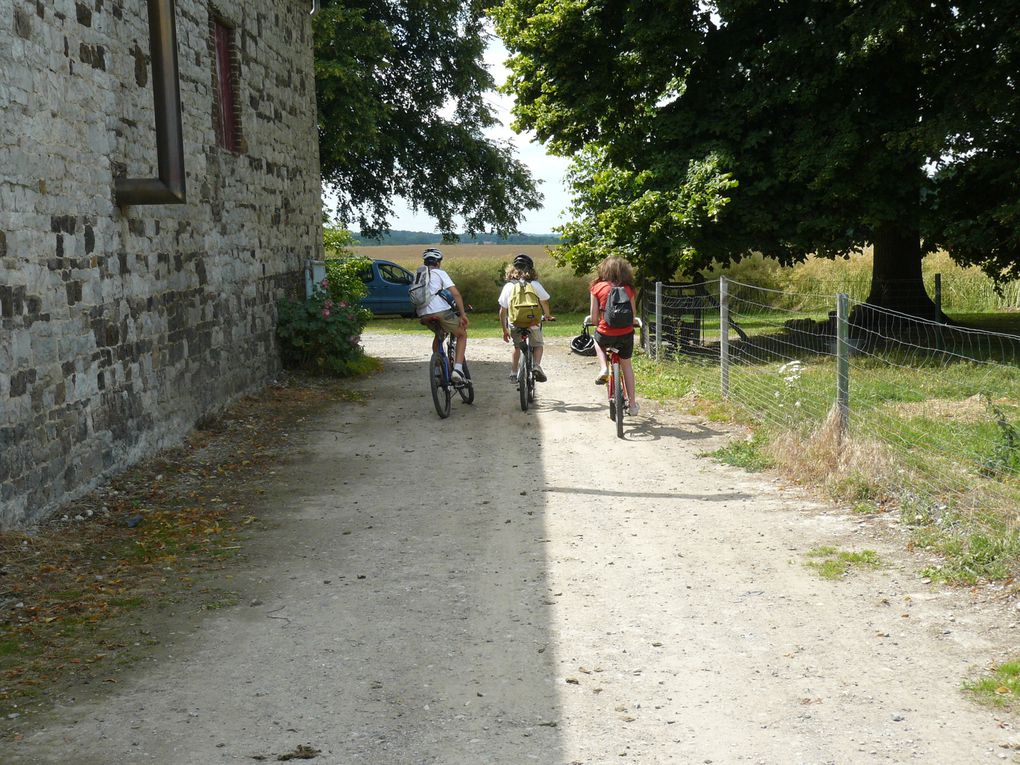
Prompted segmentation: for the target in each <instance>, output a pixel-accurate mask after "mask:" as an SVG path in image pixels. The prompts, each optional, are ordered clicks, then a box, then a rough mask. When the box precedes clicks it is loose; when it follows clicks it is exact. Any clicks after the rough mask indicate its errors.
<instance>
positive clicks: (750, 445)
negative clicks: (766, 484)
mask: <svg viewBox="0 0 1020 765" xmlns="http://www.w3.org/2000/svg"><path fill="white" fill-rule="evenodd" d="M766 446H767V444H766V443H765V439H764V437H763V436H762V435H761V431H758V432H757V433H755V434H754V435H753V436H751V438H741V439H738V440H736V441H733V442H731V443H729V444H727V445H726V446H724V447H722V448H721V449H716V450H715V451H714V452H707V453H706V454H705V455H704V456H706V457H711V458H712V459H714V460H716V461H718V462H721V463H723V464H724V465H732V466H733V467H738V468H741V469H743V470H746V471H748V472H749V473H760V472H761V471H763V470H768V469H769V468H771V467H772V466H773V465H774V464H775V463H774V461H773V459H772V458H771V457H770V456H769V454H768V452H767V451H766V449H765V447H766Z"/></svg>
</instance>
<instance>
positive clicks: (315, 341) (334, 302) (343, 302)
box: [276, 258, 372, 377]
mask: <svg viewBox="0 0 1020 765" xmlns="http://www.w3.org/2000/svg"><path fill="white" fill-rule="evenodd" d="M358 260H360V259H354V258H351V259H343V260H340V261H329V263H327V268H329V266H330V265H332V264H334V263H335V264H336V269H335V270H336V273H338V274H339V275H340V278H339V281H338V282H337V283H336V284H334V283H333V282H332V276H328V277H327V278H326V279H324V280H323V284H321V285H317V286H316V289H315V291H314V293H313V295H312V297H310V298H308V299H307V300H288V299H284V300H281V301H280V302H279V303H278V304H277V309H278V319H277V325H276V336H277V338H279V341H280V357H281V359H282V361H283V365H284V366H285V367H292V368H297V369H305V370H309V371H314V372H319V373H326V374H332V375H336V376H340V377H342V376H345V375H349V374H353V373H354V372H355V370H357V369H358V368H359V363H360V361H361V360H362V359H363V358H364V356H365V353H364V350H363V349H362V347H361V330H362V329H364V327H365V324H366V323H367V322H368V320H369V318H370V317H371V315H372V314H371V312H370V311H368V310H366V309H364V308H361V307H359V306H358V304H357V299H358V298H357V297H355V295H356V293H354V292H345V291H344V289H343V287H344V285H345V284H352V285H354V284H355V283H356V285H355V286H358V287H360V289H361V290H362V292H364V283H363V282H362V281H361V280H360V279H359V278H357V271H355V270H353V269H354V268H355V266H354V265H352V264H355V263H356V262H357V261H358ZM352 273H353V278H352V276H351V274H352Z"/></svg>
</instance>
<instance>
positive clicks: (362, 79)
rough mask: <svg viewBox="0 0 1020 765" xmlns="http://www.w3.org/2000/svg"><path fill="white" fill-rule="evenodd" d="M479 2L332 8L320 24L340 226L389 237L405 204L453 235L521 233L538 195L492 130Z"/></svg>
mask: <svg viewBox="0 0 1020 765" xmlns="http://www.w3.org/2000/svg"><path fill="white" fill-rule="evenodd" d="M485 24H486V22H485V18H484V10H483V5H482V3H480V2H478V1H477V0H428V1H427V2H410V3H408V2H398V1H397V0H344V2H339V1H338V0H327V2H324V3H323V8H322V10H321V12H320V13H319V14H318V16H317V17H316V20H315V24H314V32H315V73H316V97H317V101H318V110H319V154H320V160H321V164H322V178H323V182H324V183H325V184H326V185H327V186H328V187H329V188H330V189H331V190H332V191H333V192H334V193H335V194H336V195H337V199H338V205H337V211H336V212H337V216H338V218H339V220H340V222H341V224H342V225H347V224H358V225H360V227H361V230H362V232H363V234H364V235H366V236H376V235H378V234H381V233H382V232H384V231H386V230H388V228H389V222H388V220H389V218H390V216H391V215H392V207H391V200H392V199H393V197H394V196H401V197H404V198H405V199H406V200H407V201H408V202H409V203H410V204H411V205H412V207H414V208H415V209H416V210H417V209H420V210H424V211H425V212H426V213H427V214H428V215H430V216H431V217H432V218H434V219H435V220H436V223H437V225H438V227H439V229H440V230H441V231H442V232H443V233H444V234H452V233H453V231H454V226H455V219H456V218H458V217H459V218H462V219H463V221H464V226H465V228H466V230H467V232H468V233H474V232H477V231H484V230H489V229H491V230H494V231H497V232H499V233H501V234H506V233H509V232H512V231H515V230H516V229H517V226H518V223H519V221H520V219H521V217H522V215H523V212H524V211H525V210H533V209H538V207H539V206H540V201H541V195H540V194H539V193H538V191H537V188H536V185H535V182H534V180H533V178H532V177H531V174H530V172H529V171H528V169H527V168H526V167H525V166H524V165H523V164H522V163H521V162H520V161H518V160H517V159H516V157H515V155H514V151H513V149H512V147H511V145H510V144H509V143H506V142H500V141H495V140H493V139H490V138H488V137H486V136H485V135H484V132H483V131H484V130H485V129H486V128H488V127H491V126H492V125H494V124H495V122H496V120H495V117H494V116H493V113H492V109H491V108H490V107H489V105H488V104H487V103H486V101H485V94H486V92H488V91H491V90H492V88H493V87H494V83H493V79H492V76H491V75H490V74H489V72H488V71H487V70H486V69H485V66H484V64H483V60H482V56H483V53H484V50H485V44H486V39H487V34H488V33H487V31H486V26H485Z"/></svg>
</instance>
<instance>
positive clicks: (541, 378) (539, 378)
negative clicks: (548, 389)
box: [531, 364, 548, 382]
mask: <svg viewBox="0 0 1020 765" xmlns="http://www.w3.org/2000/svg"><path fill="white" fill-rule="evenodd" d="M531 372H532V374H534V375H535V382H545V381H546V380H547V379H548V378H547V377H546V376H545V372H543V371H542V367H541V366H540V365H539V364H535V366H533V367H532V368H531Z"/></svg>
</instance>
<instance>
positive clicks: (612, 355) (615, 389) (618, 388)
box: [585, 317, 641, 438]
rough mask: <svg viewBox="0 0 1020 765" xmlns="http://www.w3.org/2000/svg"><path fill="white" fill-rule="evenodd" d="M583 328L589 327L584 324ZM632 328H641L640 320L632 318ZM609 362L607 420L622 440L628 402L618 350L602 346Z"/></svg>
mask: <svg viewBox="0 0 1020 765" xmlns="http://www.w3.org/2000/svg"><path fill="white" fill-rule="evenodd" d="M585 326H591V325H590V324H589V322H587V321H586V322H585ZM634 326H635V327H637V328H639V329H640V328H641V319H638V318H637V317H635V318H634ZM603 350H604V351H605V352H606V360H607V361H608V362H609V368H608V371H609V376H608V379H607V380H606V391H607V393H608V394H609V419H611V420H612V421H613V422H615V423H616V436H617V438H623V416H624V414H627V413H628V409H629V407H630V402H629V401H628V400H627V399H626V398H625V397H624V395H623V374H622V373H621V372H620V349H619V348H613V347H612V346H603Z"/></svg>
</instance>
